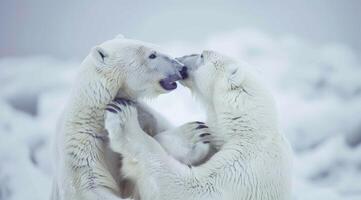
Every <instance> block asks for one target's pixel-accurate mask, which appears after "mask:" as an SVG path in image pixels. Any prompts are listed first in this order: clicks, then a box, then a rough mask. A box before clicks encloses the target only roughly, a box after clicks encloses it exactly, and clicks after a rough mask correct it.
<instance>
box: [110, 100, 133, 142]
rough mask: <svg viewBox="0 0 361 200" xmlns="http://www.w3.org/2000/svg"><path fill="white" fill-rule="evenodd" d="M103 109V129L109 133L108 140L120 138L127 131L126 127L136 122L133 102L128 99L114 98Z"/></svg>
mask: <svg viewBox="0 0 361 200" xmlns="http://www.w3.org/2000/svg"><path fill="white" fill-rule="evenodd" d="M105 110H106V112H105V129H106V130H107V131H108V133H109V138H110V140H119V139H121V137H124V134H125V133H126V132H127V131H126V129H127V128H128V127H129V126H132V125H133V124H134V123H137V122H138V121H137V119H138V118H137V110H136V108H135V103H134V102H132V101H130V100H127V99H122V98H116V99H114V100H113V101H112V102H110V103H109V104H108V105H107V107H106V108H105ZM122 134H123V135H122Z"/></svg>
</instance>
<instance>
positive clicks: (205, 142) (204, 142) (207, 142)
mask: <svg viewBox="0 0 361 200" xmlns="http://www.w3.org/2000/svg"><path fill="white" fill-rule="evenodd" d="M209 143H211V142H210V141H203V144H209Z"/></svg>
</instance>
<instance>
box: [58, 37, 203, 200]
mask: <svg viewBox="0 0 361 200" xmlns="http://www.w3.org/2000/svg"><path fill="white" fill-rule="evenodd" d="M185 74H186V68H184V66H183V65H182V64H181V63H180V62H178V61H177V60H175V59H174V58H171V57H170V56H168V55H166V54H164V53H162V52H161V51H160V50H159V49H158V48H157V47H155V46H154V45H152V44H148V43H145V42H141V41H137V40H131V39H125V38H123V37H117V38H115V39H112V40H109V41H106V42H104V43H102V44H100V45H98V46H96V47H94V48H93V49H92V50H91V52H90V54H89V55H88V56H87V57H86V58H85V60H84V61H83V63H82V66H81V71H80V73H79V77H78V79H77V80H76V83H75V88H74V90H73V91H72V94H71V96H70V98H69V102H68V103H67V106H66V108H65V111H64V113H63V115H62V118H61V120H60V123H59V125H58V126H59V127H58V130H57V136H56V138H55V140H56V141H55V144H56V145H55V146H56V157H55V158H56V160H55V162H56V163H55V165H54V166H55V177H54V186H53V192H52V199H54V200H55V199H56V200H59V199H61V200H69V199H72V200H80V199H84V200H85V199H86V200H98V199H99V200H100V199H101V200H116V199H118V200H119V199H121V197H120V196H122V195H121V193H122V192H123V190H127V191H128V190H129V188H123V185H120V184H121V183H120V180H122V177H121V174H120V172H119V168H120V156H119V154H116V153H114V152H113V151H111V150H110V149H109V142H108V137H107V133H106V130H105V129H104V112H105V110H104V109H105V108H106V105H107V104H108V103H110V102H111V101H112V100H114V99H115V100H116V101H117V100H119V99H120V98H127V99H129V100H131V101H132V102H136V103H135V105H136V107H137V110H138V117H139V119H137V120H139V122H140V126H141V128H142V129H143V130H144V131H145V132H146V133H147V134H149V135H151V136H155V138H156V139H157V140H159V143H160V144H161V145H162V146H164V149H166V150H167V151H168V152H169V153H170V154H171V155H174V157H175V159H177V160H180V161H181V162H182V163H185V164H188V165H192V164H196V163H197V162H199V161H200V160H202V159H203V158H204V157H205V156H206V154H207V151H208V149H209V137H208V136H205V135H204V134H208V133H207V132H209V131H208V127H207V126H206V125H204V123H200V122H192V123H187V124H185V125H183V126H181V127H178V128H175V129H171V126H170V124H169V123H168V122H167V121H166V120H165V119H164V118H162V117H161V116H160V115H159V114H157V113H156V112H155V111H153V110H151V109H150V108H149V107H147V106H146V105H145V104H143V103H141V102H140V101H139V99H142V98H150V97H154V96H157V95H159V94H162V93H166V92H169V91H172V90H174V89H175V88H176V87H177V85H176V82H175V81H177V80H179V79H181V78H182V76H184V75H185ZM170 138H171V140H173V141H178V142H177V143H174V142H173V143H169V142H168V141H169V140H170ZM207 138H208V139H207ZM207 140H208V141H207ZM122 184H123V182H122ZM125 186H127V184H125ZM131 192H132V191H131Z"/></svg>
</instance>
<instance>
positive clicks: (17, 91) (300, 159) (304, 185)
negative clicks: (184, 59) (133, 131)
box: [0, 30, 361, 200]
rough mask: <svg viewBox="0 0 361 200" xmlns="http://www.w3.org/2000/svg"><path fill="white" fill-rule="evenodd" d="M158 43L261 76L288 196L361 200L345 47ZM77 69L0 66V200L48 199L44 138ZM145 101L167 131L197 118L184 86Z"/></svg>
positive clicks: (215, 40) (36, 63) (224, 40)
mask: <svg viewBox="0 0 361 200" xmlns="http://www.w3.org/2000/svg"><path fill="white" fill-rule="evenodd" d="M161 46H163V47H164V48H165V49H167V50H168V51H170V52H171V53H172V54H173V55H174V56H179V55H183V54H189V53H194V52H200V51H201V50H202V49H214V50H217V51H220V52H223V53H225V54H228V55H230V56H233V57H236V58H239V59H242V60H245V61H246V62H248V63H250V64H251V66H253V67H255V68H256V69H257V71H259V72H260V73H261V74H262V76H263V77H264V79H265V80H264V81H265V82H266V83H267V84H268V85H269V88H270V89H271V90H272V92H273V93H274V96H275V98H276V100H277V103H278V107H279V118H280V125H281V126H280V127H281V129H282V131H283V132H284V134H285V135H286V137H287V138H288V139H289V140H290V142H291V144H292V146H293V148H294V151H295V160H294V168H295V169H294V184H293V185H294V187H293V188H294V189H293V190H294V191H293V199H295V200H314V199H327V200H341V199H342V200H356V199H357V200H358V199H361V181H360V180H361V145H360V144H361V116H360V115H359V113H361V103H360V102H361V78H360V75H361V63H360V60H359V57H358V55H356V53H355V52H354V51H353V50H352V49H350V48H348V47H347V46H344V45H342V44H328V45H322V46H317V45H313V44H311V43H308V42H307V41H304V40H302V39H300V38H295V37H292V36H282V37H278V38H277V37H271V36H269V35H267V34H265V33H262V32H258V31H254V30H235V31H233V32H226V33H220V34H216V35H213V36H211V37H208V38H205V39H204V40H202V41H199V42H198V43H188V42H186V41H174V42H171V43H166V44H161ZM79 64H80V61H72V62H70V61H63V60H55V59H52V58H48V57H19V58H1V59H0V200H2V199H8V200H20V199H30V200H31V199H34V200H45V199H48V197H49V195H50V189H51V182H52V180H51V176H52V167H51V160H52V158H53V154H52V150H51V142H50V141H51V139H52V137H53V136H54V132H55V124H56V120H57V119H58V117H59V115H60V113H61V111H62V109H63V106H64V104H65V102H66V100H67V98H68V94H69V90H70V89H71V86H72V81H73V80H74V78H75V74H76V72H77V69H78V66H79ZM149 103H150V104H151V105H152V106H153V107H154V108H155V109H157V110H159V111H160V112H161V113H162V114H164V115H165V116H166V117H167V118H168V119H169V120H170V121H172V122H173V123H174V124H176V125H179V124H182V123H184V122H187V121H192V120H202V119H204V113H203V111H202V109H201V106H200V105H199V104H198V103H197V102H196V100H195V99H194V98H193V97H192V96H191V94H190V93H189V91H188V90H187V89H186V88H183V87H179V89H177V91H175V92H172V93H169V94H166V95H161V96H160V97H159V98H157V99H153V100H150V101H149ZM164 105H166V106H164Z"/></svg>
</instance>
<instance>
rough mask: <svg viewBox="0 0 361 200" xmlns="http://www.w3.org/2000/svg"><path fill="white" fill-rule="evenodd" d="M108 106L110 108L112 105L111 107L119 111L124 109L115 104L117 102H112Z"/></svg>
mask: <svg viewBox="0 0 361 200" xmlns="http://www.w3.org/2000/svg"><path fill="white" fill-rule="evenodd" d="M107 106H108V108H109V107H110V108H112V109H114V110H117V111H119V112H121V111H122V110H121V109H120V108H119V107H118V106H117V105H115V104H112V103H110V104H108V105H107Z"/></svg>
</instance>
